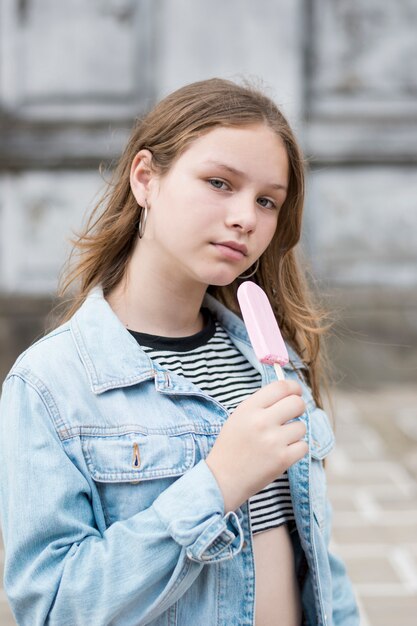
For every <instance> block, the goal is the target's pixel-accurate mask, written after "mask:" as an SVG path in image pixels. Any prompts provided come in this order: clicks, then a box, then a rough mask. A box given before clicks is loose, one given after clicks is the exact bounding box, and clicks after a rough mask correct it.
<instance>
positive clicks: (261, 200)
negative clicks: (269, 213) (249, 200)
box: [258, 198, 276, 209]
mask: <svg viewBox="0 0 417 626" xmlns="http://www.w3.org/2000/svg"><path fill="white" fill-rule="evenodd" d="M258 203H259V204H260V205H261V206H262V207H265V208H266V209H275V208H276V204H275V202H273V201H272V200H270V199H269V198H258ZM268 203H269V204H268Z"/></svg>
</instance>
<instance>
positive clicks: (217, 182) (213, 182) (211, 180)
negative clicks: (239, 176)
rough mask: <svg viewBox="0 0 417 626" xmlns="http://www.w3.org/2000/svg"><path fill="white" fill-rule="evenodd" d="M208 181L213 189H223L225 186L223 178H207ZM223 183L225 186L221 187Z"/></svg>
mask: <svg viewBox="0 0 417 626" xmlns="http://www.w3.org/2000/svg"><path fill="white" fill-rule="evenodd" d="M208 182H209V183H210V185H211V186H212V187H214V188H215V189H225V188H226V183H225V182H224V181H223V180H220V178H209V181H208ZM223 185H225V187H223Z"/></svg>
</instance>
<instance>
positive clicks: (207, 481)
mask: <svg viewBox="0 0 417 626" xmlns="http://www.w3.org/2000/svg"><path fill="white" fill-rule="evenodd" d="M152 507H153V508H154V510H155V512H156V513H157V515H158V517H159V518H160V519H161V521H162V522H163V523H164V524H165V526H166V528H167V532H168V533H169V534H170V535H171V537H172V538H173V539H174V540H175V541H176V542H177V543H178V544H180V545H181V546H184V548H185V549H186V554H187V556H188V558H189V559H191V560H192V561H197V562H200V563H214V562H218V561H225V560H227V559H231V558H232V557H234V556H235V555H236V554H238V553H239V552H240V550H241V549H242V545H243V539H244V537H243V530H242V526H241V521H242V519H243V513H242V511H241V509H240V508H239V509H237V511H236V512H234V511H229V512H228V513H226V514H224V501H223V496H222V493H221V491H220V488H219V485H218V483H217V481H216V479H215V478H214V475H213V473H212V472H211V470H210V468H209V467H208V465H207V463H206V462H205V460H204V459H202V460H201V461H199V462H198V463H197V465H195V466H194V467H193V468H192V469H190V470H188V471H187V472H185V474H183V475H182V476H181V478H178V479H177V480H176V481H175V482H174V483H173V484H172V485H171V486H170V487H168V489H166V490H165V491H164V492H163V493H161V494H160V495H159V496H158V497H157V498H156V500H155V501H154V503H153V505H152Z"/></svg>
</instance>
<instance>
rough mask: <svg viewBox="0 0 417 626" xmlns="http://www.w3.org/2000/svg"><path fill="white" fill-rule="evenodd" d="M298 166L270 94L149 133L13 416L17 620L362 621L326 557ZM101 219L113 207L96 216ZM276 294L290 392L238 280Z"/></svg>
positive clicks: (215, 98)
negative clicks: (297, 250) (259, 346)
mask: <svg viewBox="0 0 417 626" xmlns="http://www.w3.org/2000/svg"><path fill="white" fill-rule="evenodd" d="M303 192H304V183H303V165H302V158H301V155H300V151H299V148H298V146H297V143H296V140H295V139H294V136H293V133H292V131H291V129H290V128H289V126H288V124H287V122H286V120H285V119H284V117H283V115H282V114H281V113H280V111H279V110H278V109H277V107H276V105H275V104H274V103H273V102H272V101H271V100H270V99H269V98H267V97H266V96H265V95H263V94H261V93H260V92H259V91H257V90H254V89H252V88H249V87H242V86H239V85H236V84H234V83H232V82H229V81H226V80H221V79H212V80H206V81H202V82H198V83H194V84H191V85H188V86H185V87H183V88H182V89H179V90H178V91H176V92H174V93H173V94H171V95H170V96H168V97H167V98H165V99H164V100H162V101H161V102H160V103H159V104H158V105H157V106H156V107H155V108H154V109H153V110H152V111H151V112H150V113H149V114H148V115H147V116H146V117H145V118H144V119H142V120H140V121H139V122H138V123H137V125H136V127H135V129H134V130H133V133H132V136H131V139H130V141H129V143H128V146H127V148H126V150H125V152H124V154H123V156H122V157H121V160H120V163H119V166H118V169H117V170H116V173H115V178H114V181H113V183H112V184H111V186H110V188H109V191H108V193H107V194H106V195H105V197H104V198H103V200H102V202H101V203H100V204H99V205H98V207H97V209H96V211H97V210H99V209H100V211H101V212H100V214H97V213H96V212H94V213H93V215H92V216H91V218H90V221H89V223H88V224H87V228H86V230H85V232H84V233H83V234H82V235H81V236H80V237H79V239H78V241H77V242H75V243H76V248H77V249H78V251H79V259H78V264H77V265H76V267H75V268H74V269H73V271H72V273H70V274H69V275H68V277H67V278H66V280H64V282H63V285H62V289H61V292H62V293H65V292H66V291H67V290H68V288H69V287H70V286H71V285H72V284H73V283H74V282H76V281H78V282H79V290H78V294H77V295H74V299H73V305H72V308H71V309H70V311H69V312H68V314H67V316H66V318H65V319H64V320H63V323H62V324H61V325H60V326H59V327H58V328H56V330H54V331H53V332H51V333H49V334H48V335H46V336H45V337H43V338H42V339H41V340H40V341H38V342H37V343H36V344H34V345H33V346H31V347H30V348H29V349H28V350H27V351H26V352H25V353H23V354H22V355H21V356H20V357H19V358H18V360H17V362H16V363H15V364H14V366H13V368H12V370H11V371H10V373H9V374H8V376H7V378H6V381H5V383H4V386H3V395H2V400H1V416H0V442H1V443H0V467H1V487H0V489H1V498H0V502H1V507H0V510H1V517H2V522H3V533H4V542H5V550H6V561H5V576H4V586H5V589H6V593H7V595H8V597H9V600H10V603H11V605H12V608H13V611H14V614H15V616H16V620H17V622H18V623H19V624H22V625H28V626H29V625H30V626H40V625H43V624H50V625H51V626H52V625H56V626H67V625H68V626H75V625H80V626H86V625H87V624H92V625H94V626H107V625H110V624H111V625H115V626H116V625H118V626H138V625H139V624H153V625H155V626H162V625H166V626H168V624H170V625H174V624H175V625H178V626H191V625H192V626H195V625H201V626H211V625H213V626H214V625H215V624H216V625H222V626H232V625H236V626H237V625H239V626H246V625H247V626H249V625H253V624H256V626H278V625H279V626H299V625H300V624H310V625H315V624H320V625H321V624H323V625H324V624H326V625H331V624H334V625H335V626H339V625H342V624H343V626H356V625H357V624H358V623H359V621H358V612H357V608H356V604H355V600H354V595H353V592H352V588H351V585H350V582H349V580H348V578H347V576H346V572H345V569H344V566H343V564H342V563H341V562H340V561H339V560H338V559H336V558H335V557H334V556H332V555H331V554H330V553H329V552H328V549H327V545H328V541H329V535H330V509H329V505H328V501H327V499H326V493H325V474H324V469H323V459H324V457H325V456H326V455H327V454H328V453H329V452H330V450H331V449H332V447H333V444H334V437H333V433H332V430H331V427H330V425H329V421H328V419H327V417H326V415H325V413H324V412H323V411H322V409H321V408H320V406H321V402H320V394H319V383H320V368H319V337H320V333H321V328H320V324H319V318H318V315H317V314H316V313H315V312H314V310H313V308H312V306H311V305H310V304H309V299H308V295H307V291H306V285H305V283H304V281H303V278H302V271H301V270H300V269H299V267H298V266H297V263H296V260H295V255H294V247H295V245H296V244H297V242H298V240H299V237H300V229H301V213H302V206H303ZM102 209H104V210H102ZM247 277H251V278H252V280H255V281H256V282H257V283H258V284H259V285H260V286H261V287H263V288H264V289H265V291H266V292H267V294H268V296H269V299H270V301H271V303H272V305H273V307H274V310H275V313H276V316H277V320H278V323H279V324H280V327H281V329H282V330H283V333H284V336H285V338H286V340H287V342H288V347H289V352H290V356H291V363H290V365H288V366H287V367H286V379H287V380H286V381H285V382H278V381H277V380H276V378H275V373H274V370H273V368H272V367H270V366H262V365H261V364H260V363H259V362H258V361H257V359H256V358H255V355H254V352H253V350H252V347H251V345H250V342H249V339H248V336H247V333H246V330H245V326H244V324H243V322H242V320H241V318H240V315H239V307H238V305H237V300H236V289H237V287H238V286H239V284H240V282H241V281H242V280H243V279H245V278H247Z"/></svg>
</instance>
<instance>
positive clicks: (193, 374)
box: [129, 308, 294, 534]
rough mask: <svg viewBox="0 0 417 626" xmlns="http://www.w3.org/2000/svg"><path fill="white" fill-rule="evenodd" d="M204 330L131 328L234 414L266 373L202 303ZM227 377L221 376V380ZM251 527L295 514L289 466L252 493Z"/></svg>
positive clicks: (149, 349) (153, 354) (156, 356)
mask: <svg viewBox="0 0 417 626" xmlns="http://www.w3.org/2000/svg"><path fill="white" fill-rule="evenodd" d="M202 313H203V315H204V319H205V325H204V328H203V330H201V331H200V332H198V333H196V334H195V335H191V336H188V337H159V336H156V335H149V334H147V333H139V332H137V331H133V330H129V332H130V333H131V334H132V335H133V337H135V339H136V340H137V341H138V343H139V344H140V346H141V347H142V349H143V350H144V351H145V352H146V353H147V354H148V355H149V356H150V358H151V359H152V360H154V361H156V362H157V363H158V364H159V365H161V367H163V368H164V369H167V370H169V371H170V372H174V373H175V374H178V375H180V376H184V377H185V378H187V379H189V380H191V382H192V383H194V384H195V385H196V386H197V387H198V388H199V389H201V391H203V392H204V393H205V394H207V395H209V396H210V397H212V398H214V399H215V400H217V402H219V403H220V404H221V405H222V406H223V407H224V408H225V409H226V410H227V412H228V413H229V414H230V413H231V412H232V411H233V410H234V409H235V408H236V407H237V406H238V404H240V403H241V402H242V401H243V400H245V398H248V397H249V396H250V395H251V394H252V393H253V392H254V391H256V390H257V389H259V388H260V386H261V375H260V373H259V372H258V371H257V370H256V369H254V368H253V367H252V365H251V364H250V363H249V362H248V361H247V359H246V358H245V357H244V356H243V354H242V353H241V352H240V351H239V350H238V349H237V348H236V346H235V345H234V343H233V342H232V341H231V339H230V337H229V336H228V334H227V333H226V331H225V330H224V329H223V327H222V326H221V325H220V324H219V322H218V321H217V320H215V319H214V318H213V316H212V314H211V312H210V311H209V309H206V308H203V309H202ZM219 381H222V382H219ZM249 511H250V519H251V527H252V532H253V533H254V534H255V533H258V532H261V531H263V530H267V529H269V528H274V527H275V526H280V525H281V524H284V523H286V522H290V521H291V522H292V521H293V520H294V513H293V508H292V501H291V495H290V487H289V483H288V475H287V472H285V473H284V474H282V475H281V476H279V477H278V478H276V479H275V480H274V481H273V482H272V483H270V484H269V485H267V486H266V487H265V488H264V489H262V490H261V491H259V492H258V493H257V494H255V495H253V496H252V497H251V498H250V499H249Z"/></svg>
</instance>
